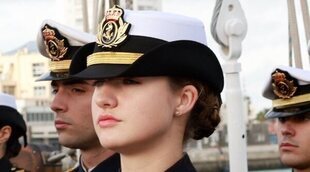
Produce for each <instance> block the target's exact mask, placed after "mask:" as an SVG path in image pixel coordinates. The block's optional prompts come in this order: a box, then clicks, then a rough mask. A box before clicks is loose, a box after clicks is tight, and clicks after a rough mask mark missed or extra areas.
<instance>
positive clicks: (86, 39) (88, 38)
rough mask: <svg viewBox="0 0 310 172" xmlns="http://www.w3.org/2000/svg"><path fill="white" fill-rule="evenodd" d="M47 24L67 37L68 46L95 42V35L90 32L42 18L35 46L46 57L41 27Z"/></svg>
mask: <svg viewBox="0 0 310 172" xmlns="http://www.w3.org/2000/svg"><path fill="white" fill-rule="evenodd" d="M46 24H48V25H49V26H51V27H53V28H56V29H57V30H58V31H59V33H60V34H61V35H62V36H63V37H65V38H67V40H68V42H69V44H70V46H83V45H85V44H87V43H90V42H95V41H96V36H95V35H93V34H90V33H86V32H82V31H79V30H76V29H73V28H71V27H69V26H65V25H63V24H60V23H58V22H56V21H53V20H50V19H48V20H44V21H43V22H42V24H41V27H40V29H39V31H38V35H37V47H38V49H39V52H40V53H41V54H42V55H43V56H46V57H49V56H48V54H47V52H46V47H45V44H44V38H43V35H42V28H44V26H45V25H46Z"/></svg>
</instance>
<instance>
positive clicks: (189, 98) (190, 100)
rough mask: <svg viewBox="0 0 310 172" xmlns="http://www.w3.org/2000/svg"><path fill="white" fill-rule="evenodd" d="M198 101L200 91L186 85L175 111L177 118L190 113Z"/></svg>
mask: <svg viewBox="0 0 310 172" xmlns="http://www.w3.org/2000/svg"><path fill="white" fill-rule="evenodd" d="M197 99H198V91H197V89H196V87H194V86H193V85H186V86H185V87H183V89H182V90H181V91H180V101H179V104H178V106H177V107H176V110H175V115H176V116H181V115H183V114H186V113H188V112H190V111H191V110H192V109H193V107H194V105H195V103H196V101H197Z"/></svg>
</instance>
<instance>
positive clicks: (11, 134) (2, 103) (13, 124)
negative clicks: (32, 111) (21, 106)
mask: <svg viewBox="0 0 310 172" xmlns="http://www.w3.org/2000/svg"><path fill="white" fill-rule="evenodd" d="M26 130H27V127H26V123H25V121H24V119H23V117H22V115H21V114H20V113H19V112H18V111H17V110H16V103H15V98H14V97H13V96H10V95H8V94H4V93H0V169H1V171H23V170H22V169H19V168H16V167H13V166H12V164H11V163H10V162H9V159H10V158H12V157H16V156H17V155H18V154H19V152H20V150H21V144H20V142H19V141H18V139H19V138H20V137H24V146H26V145H27V138H26Z"/></svg>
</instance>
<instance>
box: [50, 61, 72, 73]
mask: <svg viewBox="0 0 310 172" xmlns="http://www.w3.org/2000/svg"><path fill="white" fill-rule="evenodd" d="M70 64H71V60H61V61H51V62H50V63H49V69H50V71H52V72H67V71H68V70H69V67H70Z"/></svg>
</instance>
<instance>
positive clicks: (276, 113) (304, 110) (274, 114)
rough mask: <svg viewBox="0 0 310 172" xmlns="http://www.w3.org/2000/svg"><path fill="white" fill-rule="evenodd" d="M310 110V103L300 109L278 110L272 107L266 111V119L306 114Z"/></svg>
mask: <svg viewBox="0 0 310 172" xmlns="http://www.w3.org/2000/svg"><path fill="white" fill-rule="evenodd" d="M308 112H310V106H309V104H308V105H307V106H305V107H303V108H300V109H298V110H292V111H283V110H277V109H275V108H272V109H270V110H269V111H268V112H267V113H266V115H265V118H266V119H272V118H282V117H288V116H294V115H300V114H304V113H308Z"/></svg>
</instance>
